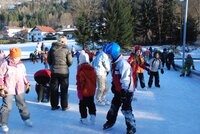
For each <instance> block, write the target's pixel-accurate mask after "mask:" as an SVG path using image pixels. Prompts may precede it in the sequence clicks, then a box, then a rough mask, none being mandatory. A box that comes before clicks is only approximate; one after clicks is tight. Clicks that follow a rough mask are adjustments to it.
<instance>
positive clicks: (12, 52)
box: [10, 48, 22, 58]
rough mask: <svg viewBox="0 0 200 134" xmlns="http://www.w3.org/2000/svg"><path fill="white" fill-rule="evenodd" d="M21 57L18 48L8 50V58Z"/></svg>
mask: <svg viewBox="0 0 200 134" xmlns="http://www.w3.org/2000/svg"><path fill="white" fill-rule="evenodd" d="M21 56H22V52H21V49H20V48H10V58H19V57H21Z"/></svg>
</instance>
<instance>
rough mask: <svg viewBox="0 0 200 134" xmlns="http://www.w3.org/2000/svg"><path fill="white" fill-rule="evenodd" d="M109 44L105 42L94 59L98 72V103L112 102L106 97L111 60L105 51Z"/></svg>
mask: <svg viewBox="0 0 200 134" xmlns="http://www.w3.org/2000/svg"><path fill="white" fill-rule="evenodd" d="M107 45H108V44H104V46H103V48H102V49H103V50H102V51H101V52H99V54H98V55H97V56H96V58H95V59H94V60H93V66H94V68H95V71H96V73H97V85H98V88H97V93H96V100H97V104H98V105H102V106H104V105H109V104H110V102H109V101H108V100H107V99H106V96H107V93H108V83H107V79H106V78H107V75H108V73H109V71H110V62H109V58H108V56H107V54H106V53H105V49H106V47H107Z"/></svg>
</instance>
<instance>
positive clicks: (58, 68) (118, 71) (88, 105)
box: [0, 36, 194, 134]
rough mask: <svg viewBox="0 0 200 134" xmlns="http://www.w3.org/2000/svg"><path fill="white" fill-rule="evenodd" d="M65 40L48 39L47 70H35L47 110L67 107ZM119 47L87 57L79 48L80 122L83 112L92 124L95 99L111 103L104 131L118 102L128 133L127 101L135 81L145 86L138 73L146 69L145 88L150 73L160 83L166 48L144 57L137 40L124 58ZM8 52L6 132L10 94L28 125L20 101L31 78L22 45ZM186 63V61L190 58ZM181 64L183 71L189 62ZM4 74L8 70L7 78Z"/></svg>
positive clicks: (0, 112) (2, 113)
mask: <svg viewBox="0 0 200 134" xmlns="http://www.w3.org/2000/svg"><path fill="white" fill-rule="evenodd" d="M66 42H67V39H66V37H65V36H61V37H60V38H59V39H58V41H57V42H54V43H52V46H51V48H50V50H49V51H48V54H47V62H48V64H49V66H50V70H49V69H42V70H39V71H37V72H36V73H35V75H34V79H35V81H36V82H37V84H36V92H37V95H38V98H37V99H38V102H49V101H50V104H51V110H58V109H60V106H61V108H62V110H63V111H66V110H68V109H69V105H68V86H69V67H70V66H71V65H72V62H73V58H72V53H71V52H72V51H70V50H69V48H68V47H67V45H66ZM120 49H121V48H120V46H119V45H118V44H117V43H115V42H112V43H109V44H104V45H103V47H102V51H100V52H98V54H96V57H95V58H94V59H93V60H92V61H91V60H90V56H89V54H88V53H87V51H85V50H82V51H80V53H79V55H78V66H77V74H76V85H77V96H78V99H79V112H80V116H81V119H80V122H81V123H82V124H88V113H87V111H88V112H89V115H90V122H91V124H95V118H96V105H95V99H96V104H97V105H110V109H109V111H108V112H107V116H106V119H107V121H106V122H105V124H104V125H103V129H104V130H106V129H108V128H111V127H112V126H113V125H114V124H115V122H116V119H117V115H118V111H119V108H120V107H121V111H122V113H123V115H124V117H125V123H126V126H127V128H126V132H127V134H134V133H135V132H136V123H135V118H134V114H133V113H132V105H131V102H132V100H133V95H134V91H135V90H136V88H137V83H138V80H140V85H141V88H142V89H146V85H145V82H144V74H143V73H144V70H146V71H147V72H148V74H149V81H148V87H149V88H151V87H152V84H153V78H154V77H155V86H156V87H160V84H159V70H160V72H161V73H162V74H163V73H164V70H163V67H164V63H165V62H164V61H163V60H162V55H164V52H165V51H163V54H160V53H159V52H154V54H153V57H152V58H151V59H150V60H149V62H146V61H145V57H144V56H143V54H142V47H141V46H139V45H136V46H135V47H134V49H133V52H132V53H131V54H130V57H129V58H128V60H126V59H125V58H124V56H123V55H122V54H121V53H120V51H121V50H120ZM9 57H10V58H9V59H7V60H4V61H2V62H1V61H0V62H1V64H0V91H1V93H2V97H3V102H2V107H1V109H0V126H1V128H2V130H3V131H4V132H8V131H9V128H8V126H7V124H8V118H9V112H10V110H11V109H12V98H13V96H14V97H15V100H16V104H17V106H18V109H19V112H20V115H21V118H22V120H23V121H24V122H25V124H26V125H27V126H30V127H31V126H32V122H31V120H30V112H29V110H28V108H27V104H26V103H25V100H24V93H29V91H30V82H29V81H28V79H27V75H26V68H25V66H24V64H23V63H22V62H21V60H20V57H21V50H20V49H19V48H11V49H10V54H9ZM109 59H110V60H109ZM186 61H188V60H186ZM188 62H190V63H191V61H188ZM185 65H187V64H185ZM193 67H194V66H193ZM184 68H185V70H186V69H187V68H188V66H186V67H184ZM168 69H169V68H168ZM19 72H20V73H19ZM109 73H111V76H112V84H111V85H112V86H111V91H112V93H113V94H114V97H113V98H112V101H111V102H109V101H108V100H107V99H106V97H107V93H108V90H109V89H108V83H107V76H108V74H109ZM183 73H184V72H182V74H183ZM9 74H12V77H11V75H9ZM13 74H14V75H13ZM24 85H25V90H24ZM59 91H60V93H59ZM3 92H4V93H3ZM59 97H60V99H59ZM95 97H96V98H95ZM59 100H60V105H59ZM87 109H88V110H87Z"/></svg>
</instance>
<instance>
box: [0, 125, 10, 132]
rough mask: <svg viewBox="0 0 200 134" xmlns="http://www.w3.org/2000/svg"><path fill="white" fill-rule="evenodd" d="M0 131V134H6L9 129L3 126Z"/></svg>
mask: <svg viewBox="0 0 200 134" xmlns="http://www.w3.org/2000/svg"><path fill="white" fill-rule="evenodd" d="M1 130H2V132H4V133H7V132H8V131H9V128H8V126H7V125H3V126H1Z"/></svg>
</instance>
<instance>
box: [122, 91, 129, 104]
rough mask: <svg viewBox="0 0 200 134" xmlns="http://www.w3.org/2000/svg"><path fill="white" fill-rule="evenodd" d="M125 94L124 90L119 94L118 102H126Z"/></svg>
mask: <svg viewBox="0 0 200 134" xmlns="http://www.w3.org/2000/svg"><path fill="white" fill-rule="evenodd" d="M127 93H128V91H127V90H124V89H122V90H121V92H120V100H121V102H125V101H126V100H127V98H126V97H127Z"/></svg>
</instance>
